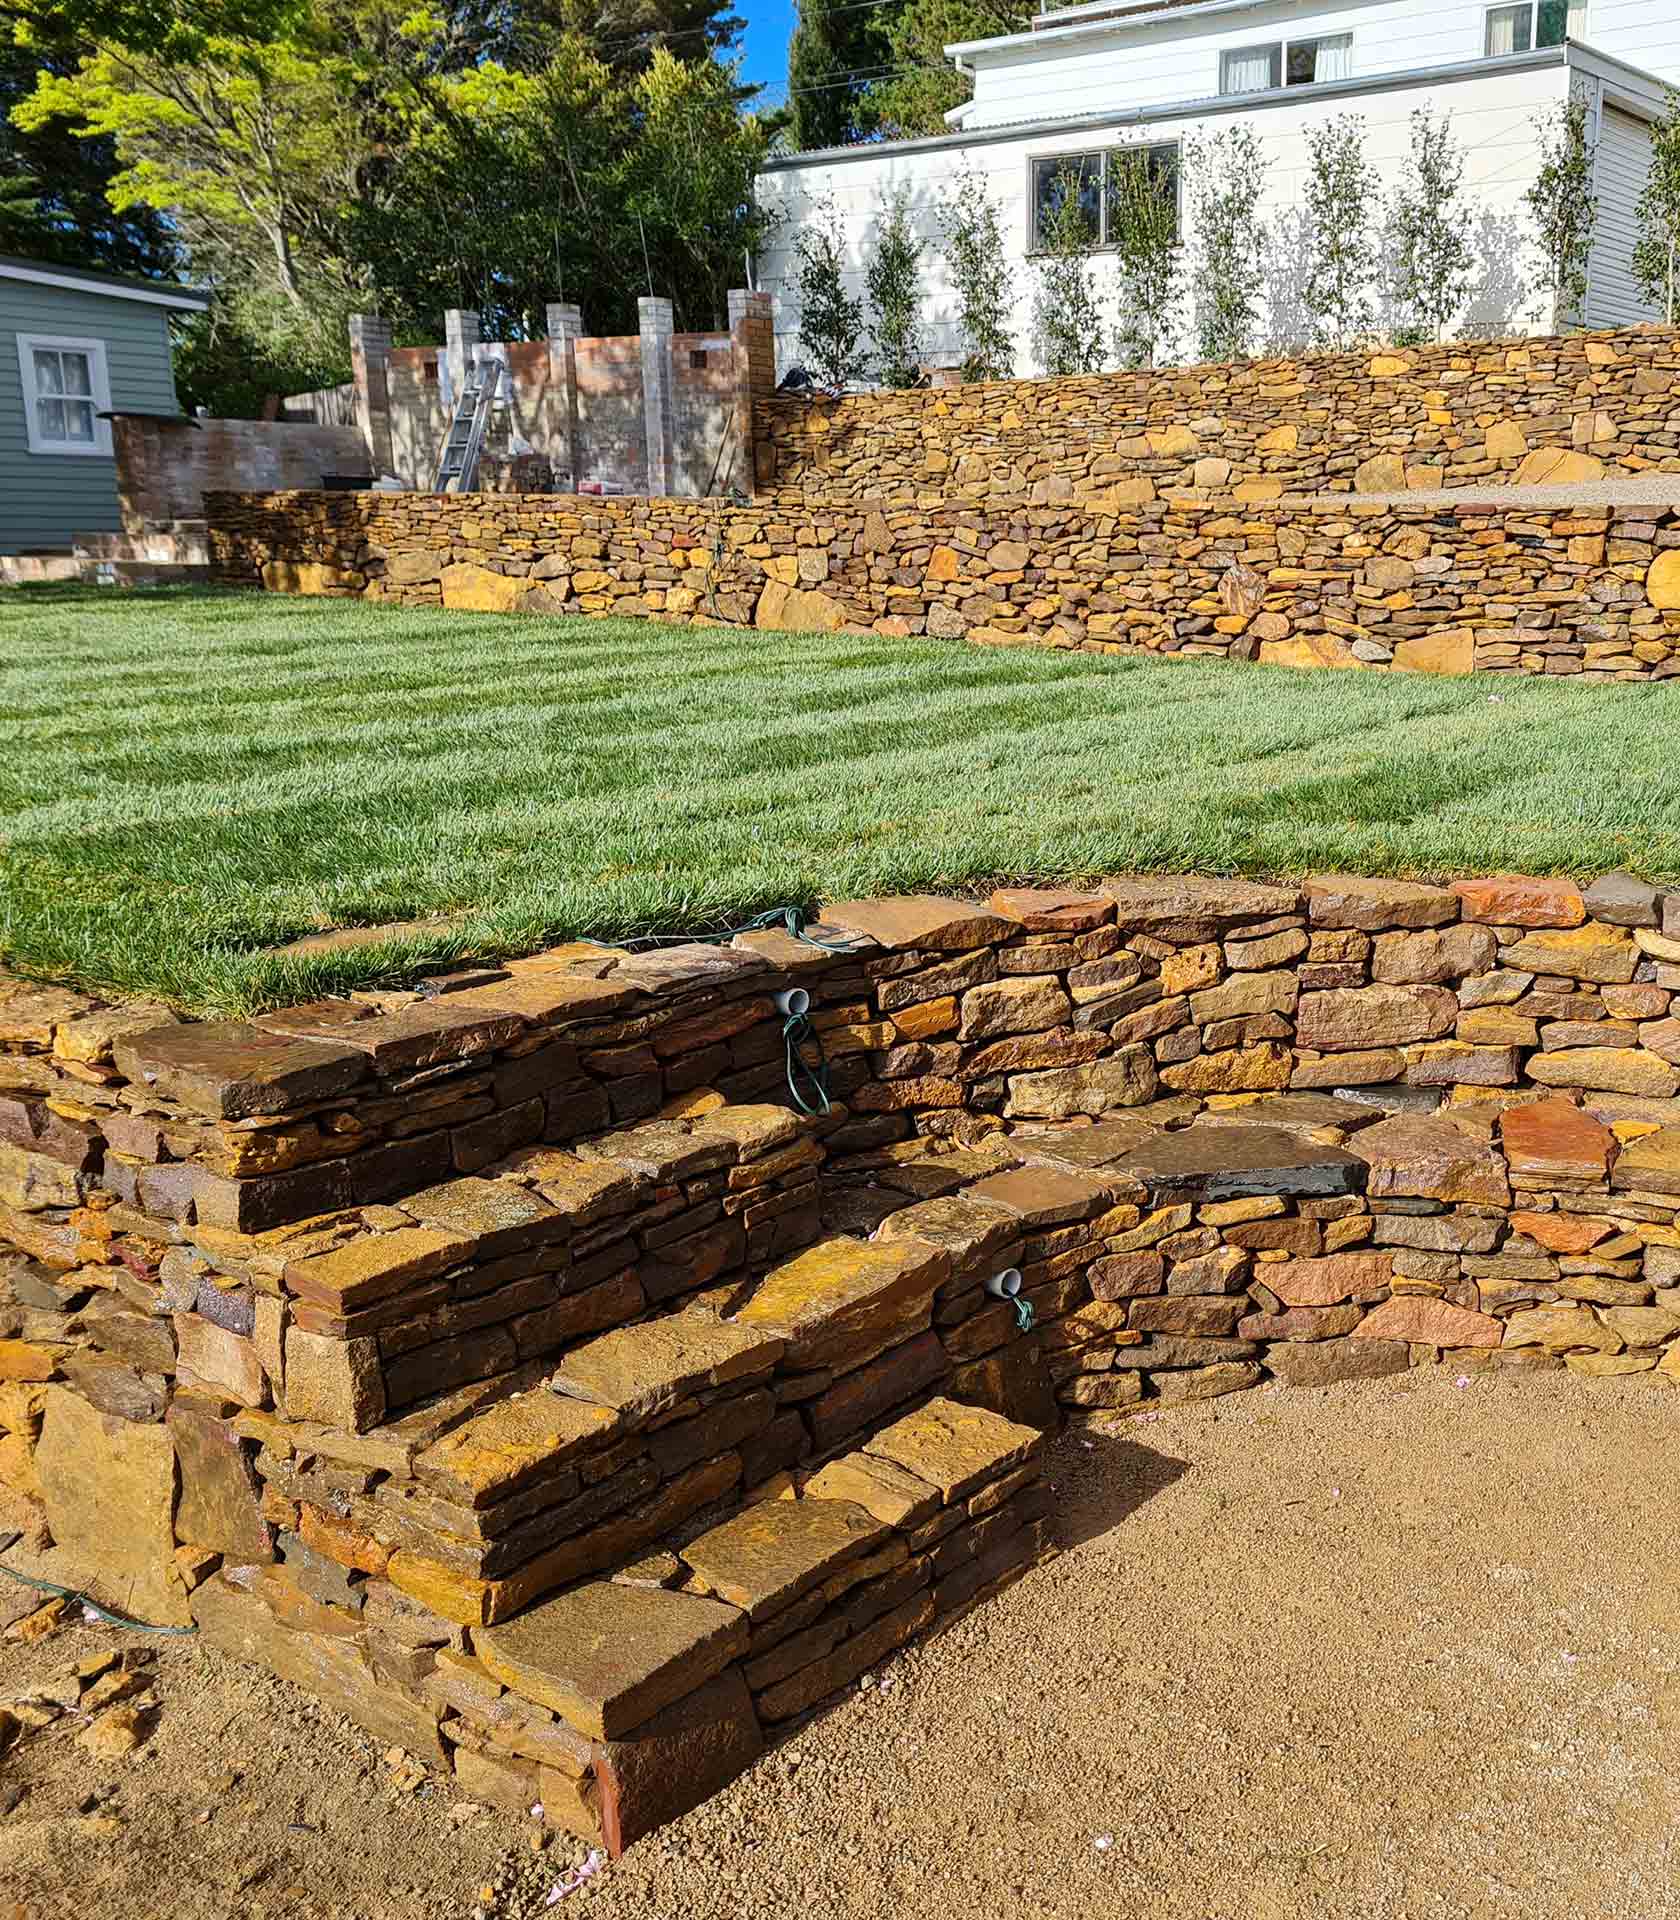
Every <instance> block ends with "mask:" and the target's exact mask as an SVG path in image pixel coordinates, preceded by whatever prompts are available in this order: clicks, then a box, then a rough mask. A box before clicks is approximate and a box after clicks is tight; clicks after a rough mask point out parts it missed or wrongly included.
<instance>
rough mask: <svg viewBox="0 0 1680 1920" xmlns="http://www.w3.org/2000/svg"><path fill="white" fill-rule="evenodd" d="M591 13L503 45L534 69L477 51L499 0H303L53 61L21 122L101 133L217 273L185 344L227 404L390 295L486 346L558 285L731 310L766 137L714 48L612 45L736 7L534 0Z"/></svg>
mask: <svg viewBox="0 0 1680 1920" xmlns="http://www.w3.org/2000/svg"><path fill="white" fill-rule="evenodd" d="M137 3H138V0H137ZM226 3H227V4H232V3H233V0H226ZM246 3H247V4H249V5H252V6H255V5H257V4H258V0H246ZM581 3H582V0H529V4H528V5H527V7H526V8H525V9H523V10H522V11H521V14H520V19H521V24H520V26H519V31H518V33H517V34H513V33H511V30H510V32H509V34H508V35H506V36H504V37H505V38H507V39H508V43H509V44H510V45H515V46H516V47H517V51H518V54H519V58H520V60H521V61H522V62H523V64H521V65H504V64H502V63H500V62H498V61H497V60H494V59H490V58H484V57H479V55H478V54H477V53H476V52H475V51H474V50H475V49H476V48H478V47H479V46H480V45H481V44H482V43H483V42H484V39H485V36H486V35H487V34H488V33H490V32H491V31H492V29H493V28H495V19H496V15H497V12H498V10H497V9H496V8H494V7H492V6H491V4H490V0H472V4H471V5H469V4H468V0H459V3H458V4H457V5H455V6H453V7H452V8H449V9H447V10H446V11H444V12H441V13H428V12H420V11H415V12H410V11H408V10H407V8H406V6H405V5H404V0H291V4H292V5H293V11H292V12H291V13H290V14H289V15H288V17H287V18H286V20H285V22H284V24H283V30H280V31H278V32H277V34H276V36H275V37H273V38H268V39H257V38H239V37H237V36H234V35H227V36H216V35H210V36H205V35H203V34H199V35H197V36H196V37H194V38H193V40H192V41H191V44H190V53H189V54H185V55H172V56H171V57H170V58H167V59H165V58H163V57H161V56H155V55H153V54H152V53H151V52H149V51H147V50H145V49H136V48H133V47H130V46H127V45H126V44H120V43H117V42H112V43H110V44H108V45H106V46H104V47H102V48H101V49H100V50H99V51H98V52H97V53H96V54H94V55H92V56H91V57H89V58H86V59H84V60H82V61H81V62H80V63H78V64H75V65H72V66H67V67H66V68H65V69H64V70H62V71H49V72H46V73H44V74H43V75H42V76H41V77H40V78H39V79H38V80H37V81H35V83H34V87H33V91H32V92H31V94H30V95H29V97H28V98H27V99H26V100H24V101H23V102H22V103H21V104H20V106H19V107H18V109H17V113H16V118H17V121H18V123H19V126H20V129H21V130H22V131H24V132H27V133H28V134H29V135H30V136H31V137H45V136H46V135H47V134H48V133H51V134H53V135H54V136H55V137H59V138H70V139H72V140H73V141H74V142H75V143H79V144H85V145H88V146H89V147H90V148H91V147H93V146H95V145H97V144H98V143H101V142H103V143H105V148H106V150H107V151H109V152H110V153H112V154H113V155H114V156H115V171H114V173H113V174H112V176H111V180H110V185H109V199H110V203H111V205H112V207H113V208H115V209H116V210H117V211H118V212H119V213H120V214H123V215H125V216H127V217H128V218H129V219H130V220H137V219H139V218H140V217H141V216H144V217H145V218H146V219H147V220H151V221H156V222H158V223H161V230H162V231H163V232H164V233H165V234H167V236H168V238H169V239H170V241H171V243H172V244H173V245H174V246H176V247H178V248H179V251H180V253H181V255H182V257H183V260H184V262H185V264H186V266H187V267H188V268H189V269H190V271H191V272H192V273H193V274H194V275H195V277H196V278H198V279H199V280H200V281H203V282H207V283H209V284H210V285H212V286H213V287H214V289H215V291H216V293H217V296H218V298H217V303H216V309H215V312H214V314H213V316H212V318H211V319H210V320H209V321H208V322H204V323H198V322H195V323H193V324H192V325H191V326H190V327H189V329H188V338H187V341H186V343H185V349H184V361H185V364H186V365H187V366H188V367H189V369H190V382H189V384H191V385H192V386H193V391H194V397H195V398H198V399H202V400H203V401H204V402H205V403H206V404H209V405H215V404H216V394H217V393H218V392H225V393H226V395H227V398H228V402H229V404H232V405H238V406H239V407H240V408H242V409H244V408H246V407H248V406H249V404H250V394H251V393H252V392H253V391H256V392H258V393H260V392H262V391H264V390H266V391H270V392H272V391H280V392H286V391H294V390H297V389H299V388H305V387H314V386H322V385H328V384H331V383H332V382H334V381H337V380H340V379H342V378H344V377H345V375H346V374H347V372H348V364H349V348H348V341H347V338H346V328H345V322H346V320H347V318H348V315H349V314H350V313H351V312H353V311H356V310H358V309H360V310H369V309H372V308H373V307H375V306H377V307H378V309H379V310H380V311H381V312H382V313H383V314H384V315H385V317H386V318H387V319H389V320H390V321H391V323H392V325H393V327H394V329H395V331H396V334H397V337H398V339H399V340H402V339H405V338H406V339H419V340H436V339H438V338H440V336H441V333H442V328H443V312H444V310H445V309H446V308H448V307H468V308H475V309H477V311H478V313H479V315H480V319H481V323H482V325H483V328H484V332H485V334H486V336H487V337H489V338H491V339H532V338H538V337H540V336H541V334H542V332H543V328H544V319H545V316H544V307H545V304H546V302H547V301H548V300H550V299H553V298H555V297H556V296H557V295H559V296H562V297H564V296H567V295H569V296H570V297H572V298H574V299H576V298H579V297H580V296H581V297H582V298H583V299H584V300H585V301H586V302H587V305H588V310H589V319H590V323H591V324H592V325H593V326H594V327H596V328H599V329H600V330H601V331H603V332H627V331H630V330H633V328H634V326H635V312H636V305H635V303H636V298H637V296H638V295H639V294H643V293H648V292H656V293H661V294H665V295H668V296H669V297H670V298H671V300H672V302H673V304H674V306H675V308H676V312H677V318H678V324H679V325H681V326H685V327H694V328H700V327H711V326H715V325H720V324H721V323H722V322H723V319H724V316H725V312H726V308H727V293H728V290H729V288H730V287H731V286H739V285H740V284H741V283H742V280H743V278H744V275H745V270H746V256H747V254H748V252H749V251H750V250H752V249H755V248H756V247H757V246H758V245H759V244H760V242H761V240H762V237H763V235H764V233H765V231H766V226H767V222H766V217H765V215H764V214H763V213H762V212H761V210H760V209H759V207H758V205H757V202H756V200H755V199H754V196H753V192H752V183H753V178H754V175H755V173H756V171H757V167H758V163H759V161H760V159H761V158H762V155H763V151H764V131H763V128H762V126H761V125H760V123H759V122H758V121H757V120H756V119H755V118H754V117H753V116H752V115H750V114H748V115H743V114H742V113H741V111H740V106H739V103H740V98H741V95H742V92H743V91H744V89H743V88H742V87H741V85H740V82H739V77H738V75H737V74H736V73H735V72H734V70H733V69H731V68H729V67H726V66H723V65H720V64H719V63H718V62H717V61H716V60H714V59H713V58H711V57H710V55H709V54H707V55H706V56H705V57H703V58H700V59H696V60H687V61H685V60H679V59H678V58H676V57H675V55H673V54H672V53H671V52H670V51H668V50H667V49H666V48H665V47H664V46H663V45H655V46H653V48H652V50H651V51H647V52H645V57H644V56H643V55H642V54H638V55H637V56H636V57H635V58H634V59H631V58H629V57H627V56H626V55H625V53H624V47H623V45H622V44H620V45H619V46H618V47H617V48H616V50H615V49H613V47H612V45H611V42H610V37H608V36H606V35H605V28H606V27H607V26H608V25H610V24H611V22H612V21H613V20H619V21H624V20H629V19H637V20H642V21H647V20H653V21H655V22H656V23H657V22H658V21H660V20H667V19H674V18H682V17H685V16H684V9H686V10H687V17H696V18H697V17H699V16H700V15H704V16H705V17H706V19H708V20H710V21H712V22H713V26H720V25H721V22H722V16H721V12H720V8H719V6H718V5H716V4H714V3H713V0H613V4H614V5H615V6H619V7H621V9H623V10H621V11H619V12H617V13H608V12H606V11H604V10H603V11H601V12H600V14H599V17H597V18H595V19H594V20H593V21H592V23H591V32H592V34H593V35H594V38H593V39H592V38H591V37H590V35H586V34H585V33H583V32H581V31H572V32H564V31H559V30H557V29H550V30H546V37H544V33H543V32H539V29H538V26H537V25H535V24H533V21H532V14H531V8H532V7H533V6H538V5H540V6H543V7H546V8H548V10H549V11H550V12H556V11H558V10H559V9H560V8H561V7H562V6H566V5H581ZM0 4H4V0H0ZM276 4H278V0H276ZM712 30H713V29H712V27H708V28H707V29H706V31H707V32H711V31H712ZM597 41H599V42H600V44H601V46H602V48H603V51H602V52H597V51H596V50H595V47H596V43H597ZM609 53H610V54H611V56H612V57H604V56H605V55H606V54H609ZM615 60H616V62H617V64H615ZM7 217H8V216H6V215H3V214H0V219H4V218H7Z"/></svg>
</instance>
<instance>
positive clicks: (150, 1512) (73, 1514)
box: [35, 1387, 192, 1626]
mask: <svg viewBox="0 0 1680 1920" xmlns="http://www.w3.org/2000/svg"><path fill="white" fill-rule="evenodd" d="M35 1467H36V1471H37V1472H38V1474H39V1475H40V1480H41V1486H42V1489H43V1491H44V1493H45V1496H46V1509H47V1522H48V1524H49V1525H50V1526H51V1528H52V1533H53V1538H54V1540H55V1541H56V1542H57V1543H58V1545H59V1546H60V1547H61V1548H62V1549H63V1550H64V1553H65V1556H66V1558H67V1559H68V1561H69V1563H70V1564H71V1566H72V1567H73V1568H75V1570H76V1572H77V1573H78V1575H79V1576H80V1577H81V1578H83V1579H85V1580H86V1581H87V1583H88V1585H89V1587H90V1589H91V1590H92V1591H93V1593H94V1594H96V1595H104V1596H105V1597H106V1598H108V1599H109V1600H110V1601H111V1602H112V1603H113V1604H120V1605H121V1606H122V1607H124V1608H125V1609H126V1610H127V1611H128V1612H130V1613H132V1614H133V1615H134V1616H135V1617H136V1618H139V1619H142V1620H147V1621H150V1622H152V1623H153V1624H155V1625H160V1626H161V1625H172V1626H185V1625H186V1624H188V1623H189V1621H190V1620H191V1618H192V1616H191V1614H190V1612H189V1611H188V1607H187V1595H186V1590H185V1588H184V1587H183V1586H181V1585H180V1584H179V1583H178V1582H176V1581H175V1580H174V1579H172V1578H171V1577H170V1575H171V1570H172V1568H173V1565H174V1559H173V1556H174V1552H175V1529H174V1511H175V1447H174V1443H173V1442H172V1441H171V1439H170V1436H169V1430H168V1429H167V1428H166V1427H164V1426H163V1425H161V1424H153V1425H141V1424H139V1423H138V1422H136V1421H132V1420H123V1419H119V1418H117V1417H115V1416H113V1415H111V1414H104V1413H100V1412H98V1411H97V1410H96V1409H95V1408H93V1407H92V1406H90V1405H89V1404H88V1403H87V1402H86V1401H85V1400H83V1399H81V1398H80V1396H79V1395H77V1394H75V1393H73V1392H71V1391H70V1390H69V1389H68V1388H65V1387H53V1388H50V1389H49V1390H48V1393H47V1405H46V1415H45V1419H44V1421H43V1423H42V1427H41V1438H40V1440H39V1442H38V1443H37V1445H36V1448H35Z"/></svg>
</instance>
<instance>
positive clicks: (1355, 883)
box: [1307, 874, 1459, 933]
mask: <svg viewBox="0 0 1680 1920" xmlns="http://www.w3.org/2000/svg"><path fill="white" fill-rule="evenodd" d="M1307 911H1308V914H1309V916H1310V918H1311V920H1312V924H1313V925H1314V926H1315V927H1325V928H1355V929H1359V930H1362V931H1364V932H1367V933H1376V932H1382V931H1384V930H1386V929H1388V928H1390V927H1413V928H1416V927H1437V926H1440V925H1442V924H1443V923H1444V922H1446V921H1449V920H1456V919H1457V918H1458V915H1459V903H1458V900H1457V898H1456V897H1455V896H1454V895H1453V894H1452V893H1451V892H1449V891H1448V889H1447V888H1445V887H1429V886H1424V885H1422V884H1421V883H1419V882H1418V881H1415V880H1368V879H1363V878H1360V877H1358V876H1354V875H1345V874H1315V875H1313V877H1312V878H1311V879H1309V880H1308V882H1307Z"/></svg>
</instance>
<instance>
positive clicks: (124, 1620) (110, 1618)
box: [0, 1541, 198, 1634]
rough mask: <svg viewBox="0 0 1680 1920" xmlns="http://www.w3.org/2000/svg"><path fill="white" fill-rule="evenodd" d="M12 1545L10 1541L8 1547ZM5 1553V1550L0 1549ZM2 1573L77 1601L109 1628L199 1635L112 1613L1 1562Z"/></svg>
mask: <svg viewBox="0 0 1680 1920" xmlns="http://www.w3.org/2000/svg"><path fill="white" fill-rule="evenodd" d="M11 1544H12V1542H11V1541H8V1542H7V1543H6V1545H7V1546H8V1547H9V1546H10V1545H11ZM0 1551H3V1549H0ZM0 1573H3V1574H4V1575H5V1576H6V1578H7V1579H8V1580H15V1581H16V1582H17V1583H18V1585H19V1586H20V1587H33V1588H34V1589H35V1591H36V1592H37V1593H50V1594H52V1595H53V1597H54V1598H55V1599H58V1600H77V1601H80V1603H81V1604H82V1605H83V1606H84V1607H86V1608H87V1610H88V1612H89V1613H91V1614H93V1615H95V1616H96V1617H97V1618H98V1619H101V1620H103V1621H104V1622H105V1624H106V1625H107V1626H111V1627H123V1628H125V1629H126V1630H127V1631H128V1632H130V1633H167V1634H182V1633H197V1631H198V1629H197V1627H154V1626H152V1625H151V1624H150V1623H149V1622H148V1621H145V1620H130V1619H129V1617H128V1616H127V1614H123V1613H112V1612H111V1611H110V1609H109V1608H108V1607H102V1606H101V1605H100V1604H99V1602H98V1601H97V1600H90V1599H89V1598H88V1597H87V1595H86V1594H85V1593H83V1592H81V1591H80V1589H79V1588H76V1587H61V1586H60V1585H59V1584H58V1582H57V1581H56V1580H37V1579H36V1578H35V1576H34V1575H33V1574H31V1573H19V1572H18V1570H17V1569H16V1568H15V1567H8V1566H6V1565H5V1564H4V1563H3V1562H0Z"/></svg>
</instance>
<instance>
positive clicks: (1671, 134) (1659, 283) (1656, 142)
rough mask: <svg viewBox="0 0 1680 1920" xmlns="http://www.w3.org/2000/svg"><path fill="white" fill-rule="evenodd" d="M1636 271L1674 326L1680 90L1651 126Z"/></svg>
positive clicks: (1679, 267)
mask: <svg viewBox="0 0 1680 1920" xmlns="http://www.w3.org/2000/svg"><path fill="white" fill-rule="evenodd" d="M1638 217H1639V239H1638V242H1637V243H1636V245H1635V246H1634V250H1633V277H1634V278H1635V279H1636V280H1637V281H1638V282H1639V290H1640V292H1641V293H1643V294H1644V296H1645V298H1646V299H1647V300H1649V301H1650V302H1651V303H1652V304H1653V305H1654V306H1659V307H1661V308H1662V310H1663V314H1664V317H1665V318H1666V319H1667V321H1668V324H1669V325H1670V326H1671V327H1672V326H1673V325H1674V322H1675V319H1676V318H1677V317H1680V93H1677V92H1675V91H1674V90H1673V89H1672V88H1671V89H1670V91H1669V95H1668V107H1667V111H1666V113H1665V114H1664V115H1663V117H1662V119H1661V120H1659V121H1658V122H1657V124H1656V125H1655V126H1654V127H1653V128H1652V129H1651V171H1650V174H1649V176H1648V177H1647V179H1646V182H1645V191H1644V192H1643V193H1642V194H1641V195H1640V196H1639V208H1638Z"/></svg>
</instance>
